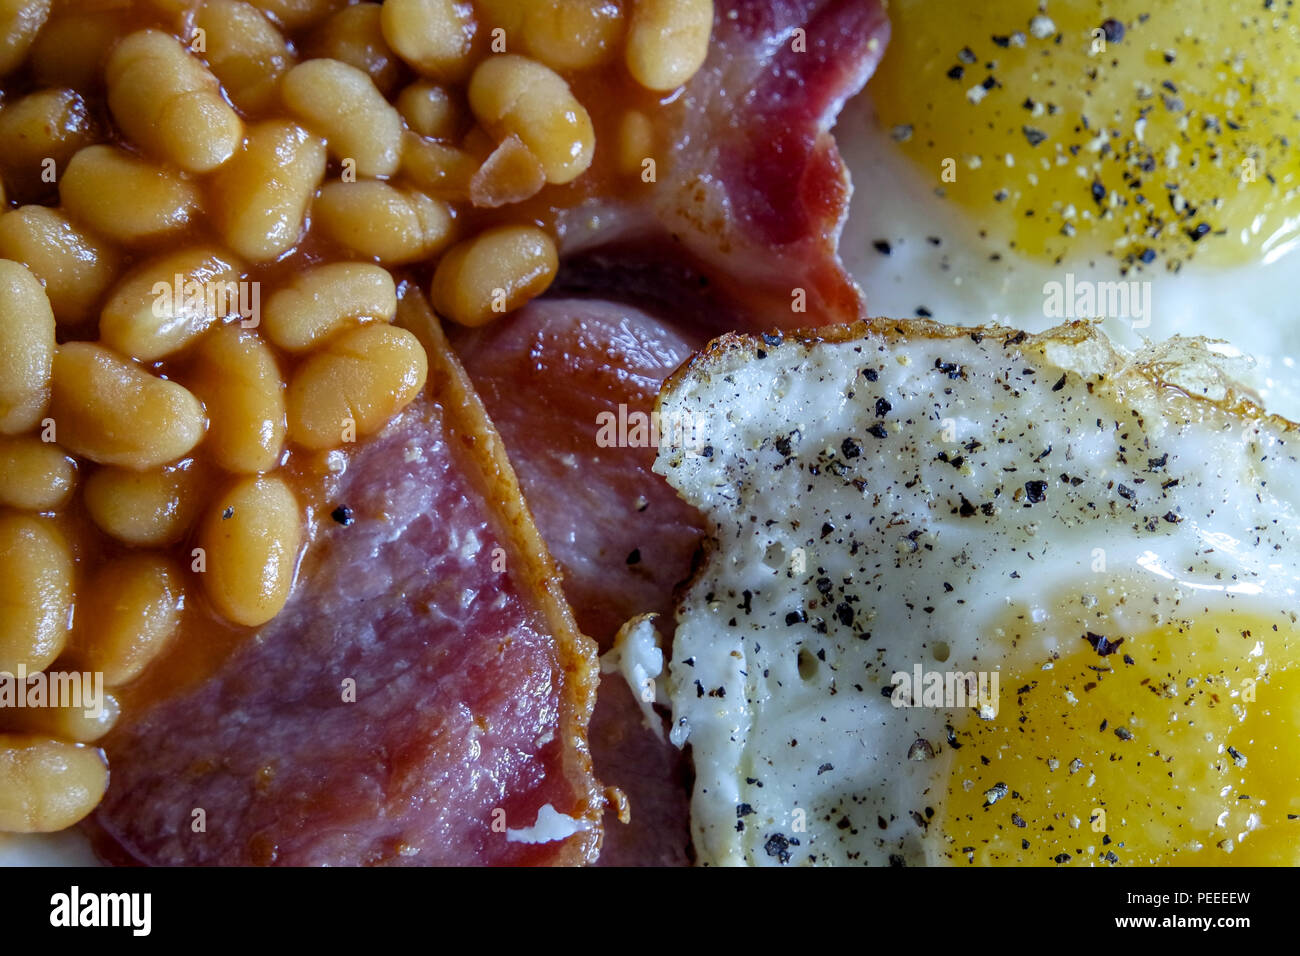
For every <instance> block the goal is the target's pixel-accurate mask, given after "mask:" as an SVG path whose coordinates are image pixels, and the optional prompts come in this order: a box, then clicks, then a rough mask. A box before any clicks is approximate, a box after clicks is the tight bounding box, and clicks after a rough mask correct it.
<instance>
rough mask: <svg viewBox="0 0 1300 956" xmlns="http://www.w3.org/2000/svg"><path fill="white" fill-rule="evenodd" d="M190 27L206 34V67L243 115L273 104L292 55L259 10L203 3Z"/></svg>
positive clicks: (235, 0) (236, 1) (223, 1)
mask: <svg viewBox="0 0 1300 956" xmlns="http://www.w3.org/2000/svg"><path fill="white" fill-rule="evenodd" d="M194 26H195V27H196V28H198V29H201V30H203V31H204V32H205V33H206V35H207V38H206V46H207V60H208V63H209V64H210V65H211V67H212V72H213V74H214V75H215V76H216V77H217V79H218V80H220V81H221V86H222V89H224V90H225V91H226V95H227V96H229V97H230V100H231V102H233V103H234V104H235V105H236V106H238V107H239V108H240V109H241V110H244V111H245V112H247V113H259V112H261V111H263V110H265V109H267V108H268V107H270V106H272V105H273V104H274V103H275V102H276V99H277V97H278V95H279V84H280V77H281V76H283V75H284V73H285V71H286V70H288V69H289V67H290V66H291V65H292V64H293V54H292V53H291V52H290V50H289V45H288V44H287V43H285V41H284V37H283V36H282V35H281V33H280V31H279V30H277V29H276V28H275V25H274V24H272V23H271V21H270V20H268V19H267V18H266V16H265V15H264V14H263V13H262V11H260V10H258V9H257V8H256V7H254V6H253V5H252V4H249V3H243V2H240V0H206V2H205V3H204V4H203V6H201V7H200V8H199V10H198V12H197V13H196V14H195V15H194Z"/></svg>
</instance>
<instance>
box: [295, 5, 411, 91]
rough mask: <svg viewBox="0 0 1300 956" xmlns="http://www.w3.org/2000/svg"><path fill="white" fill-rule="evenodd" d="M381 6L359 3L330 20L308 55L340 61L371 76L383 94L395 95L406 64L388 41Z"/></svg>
mask: <svg viewBox="0 0 1300 956" xmlns="http://www.w3.org/2000/svg"><path fill="white" fill-rule="evenodd" d="M380 17H381V13H380V5H379V4H377V3H358V4H354V5H353V6H350V7H344V8H343V9H342V10H340V11H339V12H338V13H336V14H334V16H332V17H330V18H329V19H328V20H326V21H325V22H324V23H322V24H321V25H320V26H319V27H317V29H316V31H315V32H314V33H313V34H312V35H311V37H310V38H309V39H308V41H307V45H306V50H307V55H308V56H312V57H328V58H329V59H332V60H340V61H342V62H343V63H346V64H348V65H349V66H355V67H356V68H357V69H358V70H361V71H362V72H364V73H368V74H369V75H370V79H371V80H373V81H374V84H375V86H376V87H378V89H379V92H381V93H383V94H384V95H385V96H389V95H391V94H392V92H393V90H395V89H396V88H397V83H398V81H399V80H400V79H401V76H402V64H401V63H400V62H399V61H398V59H397V57H396V56H394V55H393V51H392V50H391V49H389V47H388V43H387V42H386V41H385V40H384V34H383V30H382V28H381V27H380V23H379V21H380Z"/></svg>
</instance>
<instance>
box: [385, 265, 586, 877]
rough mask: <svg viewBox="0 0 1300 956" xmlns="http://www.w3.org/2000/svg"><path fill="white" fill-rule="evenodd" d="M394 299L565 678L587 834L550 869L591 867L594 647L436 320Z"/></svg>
mask: <svg viewBox="0 0 1300 956" xmlns="http://www.w3.org/2000/svg"><path fill="white" fill-rule="evenodd" d="M398 296H399V298H398V305H397V324H398V325H401V326H402V327H403V328H405V329H407V330H408V331H410V332H411V333H413V334H414V335H415V336H416V338H418V339H419V340H420V344H421V345H423V346H424V350H425V352H426V353H427V354H428V356H429V383H430V386H429V387H430V390H431V392H432V395H433V397H434V398H435V399H437V400H438V401H439V402H441V403H442V404H443V405H444V407H445V408H447V409H448V411H449V413H452V414H456V413H459V421H457V422H456V428H455V430H454V432H453V434H455V435H456V436H458V437H459V438H460V439H461V442H462V445H463V446H464V447H465V449H466V450H467V451H468V452H469V454H470V455H471V457H472V458H473V460H474V462H475V463H476V464H477V465H478V466H479V468H480V469H481V471H482V476H483V480H484V488H485V490H486V491H487V492H488V493H489V494H490V496H491V502H492V504H494V505H495V506H496V507H495V513H496V514H497V516H498V517H499V519H500V520H501V521H502V524H503V528H502V529H501V530H502V532H503V535H504V537H505V540H508V541H510V542H511V543H512V544H514V546H515V548H516V550H517V552H518V554H517V556H516V558H515V560H518V561H519V562H520V565H519V567H521V568H522V569H523V572H524V577H525V580H526V582H527V584H528V585H529V587H530V588H531V589H532V592H533V596H534V597H535V598H536V600H537V604H538V607H540V608H541V609H542V611H543V612H544V613H545V615H546V620H547V623H548V624H549V625H550V627H551V633H552V634H554V635H555V642H556V651H557V654H558V657H559V661H560V664H561V666H562V667H563V668H564V676H565V682H564V693H563V697H562V698H561V708H560V732H561V734H562V736H563V738H564V741H565V748H564V758H563V772H564V776H565V779H566V780H568V781H569V782H570V784H571V785H572V786H573V790H574V793H575V794H577V795H580V796H583V795H585V797H586V806H585V807H582V809H583V811H584V819H587V820H589V821H591V823H592V828H591V829H590V830H588V831H586V832H585V833H580V834H575V835H574V836H573V837H572V838H571V839H569V840H567V841H565V845H564V849H562V850H561V851H560V853H559V854H557V856H556V858H555V861H554V862H555V863H556V864H557V865H566V864H567V865H581V864H584V863H592V862H594V861H595V860H596V857H597V856H598V855H599V853H600V845H601V842H602V839H603V832H602V830H601V817H602V814H603V812H604V806H605V796H604V791H603V789H602V787H601V785H600V783H599V782H598V781H597V780H596V778H595V776H594V775H593V773H592V764H591V750H590V747H589V746H588V743H587V726H588V724H589V723H590V722H591V714H592V711H593V710H594V709H595V707H596V685H597V684H598V683H599V681H600V664H599V660H598V652H597V649H596V642H595V641H593V640H592V639H591V638H589V637H587V636H586V635H585V634H583V633H582V632H581V631H579V630H578V625H577V622H575V621H574V619H573V611H572V610H571V609H570V607H569V602H568V601H567V600H566V599H565V597H564V590H563V587H562V586H561V576H560V571H559V569H558V568H557V567H556V565H555V560H554V558H552V557H551V552H550V551H549V550H548V549H547V547H546V543H545V542H544V541H543V540H542V536H541V534H539V533H538V531H537V525H536V523H535V522H534V521H533V515H532V512H531V511H529V510H528V503H527V502H526V501H525V500H524V495H523V492H522V491H521V490H520V488H519V479H518V477H517V476H516V475H515V470H514V468H513V467H512V466H511V464H510V459H509V457H508V456H507V455H506V448H505V445H504V444H503V443H502V441H501V435H500V434H499V433H498V432H497V430H496V426H494V425H493V424H492V420H491V419H490V418H488V414H487V409H486V408H484V407H483V401H482V399H480V398H479V395H478V392H477V391H475V390H474V386H473V384H472V383H471V382H470V380H469V375H468V374H467V373H466V372H465V369H464V367H463V366H462V365H461V364H460V361H459V360H458V359H457V358H456V353H455V352H454V351H453V350H452V348H451V345H450V344H449V343H448V341H447V337H446V335H445V334H444V333H443V331H442V325H441V323H439V321H438V317H437V316H436V315H435V314H434V312H433V309H432V308H431V307H430V306H429V302H428V300H427V299H426V298H425V297H424V294H423V293H422V292H420V290H419V289H418V288H416V287H415V286H414V285H413V284H412V283H410V282H403V283H402V285H401V287H400V288H399V289H398Z"/></svg>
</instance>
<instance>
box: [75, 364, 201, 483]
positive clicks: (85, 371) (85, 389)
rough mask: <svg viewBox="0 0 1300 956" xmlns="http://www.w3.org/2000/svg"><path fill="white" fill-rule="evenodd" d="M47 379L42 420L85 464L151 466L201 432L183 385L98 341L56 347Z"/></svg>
mask: <svg viewBox="0 0 1300 956" xmlns="http://www.w3.org/2000/svg"><path fill="white" fill-rule="evenodd" d="M52 384H53V390H52V395H51V399H50V417H52V418H53V419H54V420H55V422H56V427H57V428H58V439H59V443H60V444H61V445H63V447H65V448H67V449H68V450H69V451H71V452H72V453H73V454H76V455H80V456H81V457H83V458H89V459H90V460H91V461H97V462H99V463H101V464H105V465H122V466H124V467H127V468H154V467H157V466H158V465H162V464H165V463H166V462H169V461H175V460H176V459H178V458H180V457H181V456H182V455H184V454H185V453H186V452H188V451H189V450H190V449H191V448H193V447H194V446H195V445H196V444H198V442H199V439H200V438H202V437H203V429H204V426H205V424H206V422H205V420H204V416H203V406H201V405H200V404H199V402H198V399H196V398H195V397H194V396H193V395H192V394H190V392H189V390H188V389H186V388H183V387H182V386H180V385H178V384H176V383H175V382H169V381H166V380H165V379H161V378H158V377H157V376H154V375H150V374H149V373H148V372H146V371H145V370H144V369H142V368H140V366H138V365H136V364H134V363H133V362H129V361H127V360H126V359H124V358H122V357H121V356H120V355H118V354H117V353H116V352H114V351H112V350H111V349H107V348H105V347H104V346H102V345H95V344H93V343H91V342H68V343H66V344H65V345H61V346H60V347H59V349H58V350H57V351H56V352H55V354H54V374H53V377H52Z"/></svg>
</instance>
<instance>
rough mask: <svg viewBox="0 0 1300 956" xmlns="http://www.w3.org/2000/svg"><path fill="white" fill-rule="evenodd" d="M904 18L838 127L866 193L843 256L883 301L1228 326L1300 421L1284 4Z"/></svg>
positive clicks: (918, 5) (937, 6)
mask: <svg viewBox="0 0 1300 956" xmlns="http://www.w3.org/2000/svg"><path fill="white" fill-rule="evenodd" d="M889 9H890V19H891V23H892V27H893V34H892V37H891V40H890V45H889V47H888V49H887V51H886V54H885V57H884V59H883V61H882V62H881V64H880V68H879V70H878V71H877V73H876V75H875V76H874V77H873V78H872V80H871V81H870V83H869V84H868V86H867V90H866V93H865V94H863V95H862V96H861V97H859V98H857V99H856V100H854V101H851V102H850V103H849V104H848V106H847V107H846V109H845V111H844V113H843V114H842V116H841V119H840V123H839V125H838V126H837V128H836V136H837V138H838V140H839V143H840V147H841V150H842V151H843V153H844V155H845V158H846V161H847V163H848V166H849V168H850V169H851V170H852V173H853V179H854V186H855V193H854V200H853V207H852V210H851V213H850V216H849V220H848V223H847V226H846V229H845V232H844V235H843V241H842V244H841V252H842V255H843V257H844V259H845V262H846V264H847V266H848V267H849V269H850V271H851V272H852V273H853V274H854V276H855V277H856V278H857V280H858V282H859V284H860V285H861V286H862V287H863V289H864V290H865V293H866V296H867V304H868V308H869V309H870V311H871V313H872V314H875V315H906V316H911V315H921V316H925V315H930V314H933V315H935V316H942V317H943V318H944V320H945V321H949V322H961V323H964V324H973V325H977V324H982V323H986V322H998V323H1004V324H1005V323H1010V324H1015V325H1017V326H1018V327H1021V328H1026V329H1027V330H1029V331H1043V330H1045V329H1047V328H1050V327H1052V326H1054V325H1057V324H1059V323H1060V322H1062V321H1065V320H1069V319H1076V318H1077V319H1093V318H1100V319H1103V320H1104V328H1105V331H1106V332H1107V334H1108V335H1109V336H1110V337H1111V338H1112V339H1113V340H1114V341H1115V342H1116V343H1118V344H1120V345H1122V346H1125V347H1129V348H1134V349H1135V348H1139V347H1141V346H1142V344H1143V343H1144V341H1145V340H1147V339H1151V340H1163V339H1166V338H1168V337H1170V336H1172V335H1178V334H1181V335H1202V336H1208V337H1210V338H1213V339H1225V340H1227V341H1228V342H1230V343H1231V345H1230V346H1220V347H1219V349H1220V351H1221V353H1222V354H1224V355H1225V356H1228V357H1233V358H1236V359H1238V368H1237V371H1236V374H1237V375H1238V376H1239V377H1240V378H1242V379H1243V381H1245V382H1246V383H1247V384H1249V385H1250V387H1251V388H1253V389H1254V390H1255V392H1256V393H1257V394H1258V395H1259V396H1261V397H1262V399H1263V401H1264V403H1265V405H1266V407H1268V408H1269V410H1270V411H1274V412H1277V413H1279V414H1284V415H1287V416H1289V417H1292V418H1300V375H1298V374H1297V371H1298V370H1297V361H1298V360H1300V306H1297V304H1296V299H1295V295H1294V285H1295V281H1294V277H1295V275H1296V273H1297V268H1298V265H1297V263H1300V252H1297V245H1298V244H1300V152H1298V151H1297V150H1296V148H1295V144H1296V141H1297V139H1298V138H1300V75H1298V74H1297V70H1296V67H1295V64H1294V52H1295V50H1296V49H1297V46H1298V45H1300V19H1297V15H1296V13H1295V11H1294V10H1293V9H1292V8H1291V7H1290V6H1289V5H1288V4H1284V3H1276V4H1272V3H1259V2H1253V0H1252V2H1236V0H1231V2H1228V0H1215V2H1210V0H1189V2H1179V3H1173V2H1157V3H1136V2H1129V0H1116V2H1107V3H1104V4H1103V3H1091V2H1090V3H1077V4H1065V3H1049V2H1037V0H1027V2H1021V0H1015V2H1013V0H1000V2H996V3H961V2H935V0H893V2H891V3H890V8H889ZM1252 360H1253V361H1252Z"/></svg>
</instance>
